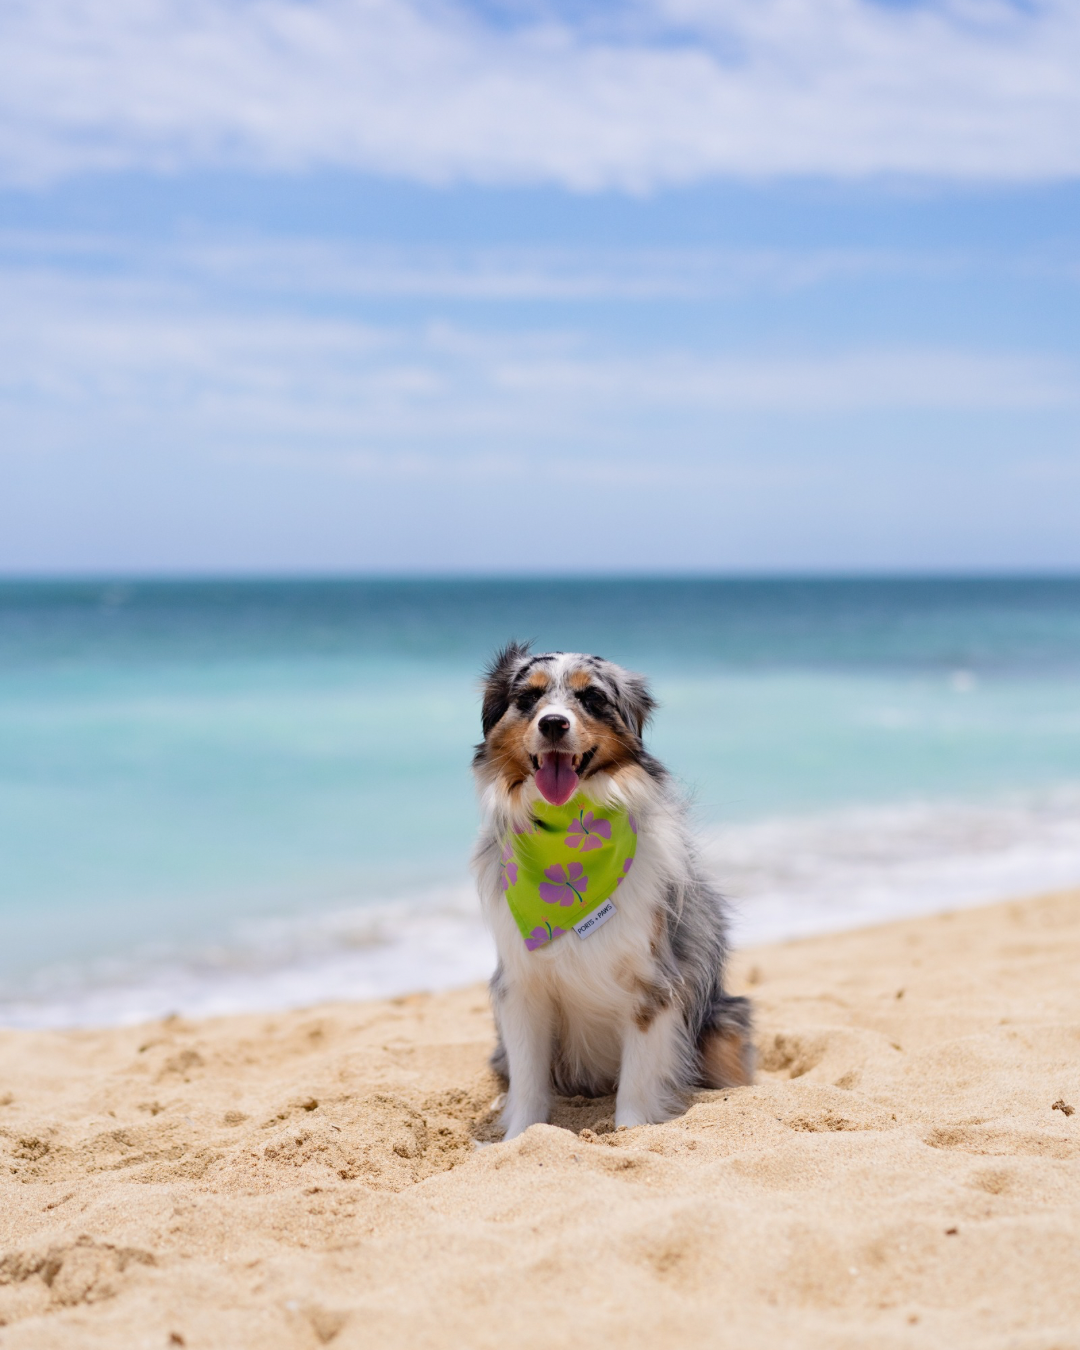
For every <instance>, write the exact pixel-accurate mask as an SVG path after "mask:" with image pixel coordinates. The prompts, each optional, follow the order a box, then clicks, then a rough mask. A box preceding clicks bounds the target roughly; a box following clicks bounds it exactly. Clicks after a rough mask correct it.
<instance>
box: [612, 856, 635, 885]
mask: <svg viewBox="0 0 1080 1350" xmlns="http://www.w3.org/2000/svg"><path fill="white" fill-rule="evenodd" d="M633 865H634V860H633V858H627V860H626V861H625V862H624V863H623V865H622V872H623V874H622V876H621V877H620V878H619V879H618V881H617V882H616V883H615V889H616V890H618V889H619V887H620V886H621V885H622V884H623V882H624V881H625V880H626V876H627V873H628V872H629V871H630V869H631V867H633Z"/></svg>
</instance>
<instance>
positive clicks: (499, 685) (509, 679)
mask: <svg viewBox="0 0 1080 1350" xmlns="http://www.w3.org/2000/svg"><path fill="white" fill-rule="evenodd" d="M528 654H529V644H528V643H527V642H508V643H507V644H506V646H505V647H504V648H503V649H502V651H501V652H497V653H496V654H495V656H494V658H493V659H492V662H491V665H489V666H488V668H487V670H485V671H484V706H483V711H482V712H481V714H480V718H481V724H482V726H483V729H484V735H485V736H486V735H487V734H488V732H489V731H490V730H491V729H492V727H494V726H497V725H498V723H499V722H500V721H501V720H502V717H503V714H504V713H505V712H506V710H507V708H509V706H510V686H511V684H512V683H513V679H514V672H515V671H516V670H517V668H518V666H519V665H521V663H522V661H523V660H524V659H525V657H526V656H528Z"/></svg>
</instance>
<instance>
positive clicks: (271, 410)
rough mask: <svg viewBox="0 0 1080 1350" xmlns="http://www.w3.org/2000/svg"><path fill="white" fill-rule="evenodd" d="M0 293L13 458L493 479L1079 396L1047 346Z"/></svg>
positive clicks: (7, 285) (34, 286)
mask: <svg viewBox="0 0 1080 1350" xmlns="http://www.w3.org/2000/svg"><path fill="white" fill-rule="evenodd" d="M0 286H2V287H3V290H4V294H5V297H6V304H5V306H4V308H3V310H2V311H0V420H2V421H3V423H4V424H6V426H7V428H8V430H7V434H6V435H5V436H4V437H3V438H2V439H3V441H4V442H5V443H6V444H7V446H8V447H9V449H10V450H12V451H15V450H18V449H25V448H26V447H27V446H28V445H31V444H32V442H33V440H34V437H38V438H40V437H41V436H42V435H43V434H44V432H43V431H42V427H43V426H46V425H55V424H56V422H57V419H60V420H61V422H62V423H63V435H62V440H63V443H64V444H67V445H75V444H77V443H79V442H81V441H83V440H84V439H86V438H89V441H90V442H91V443H92V444H101V443H102V439H103V438H104V439H105V440H109V439H110V438H112V437H114V436H115V435H116V434H117V428H118V427H120V428H122V429H123V432H122V434H123V435H125V436H128V437H130V438H132V439H133V440H139V439H140V438H142V439H144V440H146V439H149V440H151V441H152V442H153V443H154V444H156V445H160V444H161V443H162V442H163V441H165V440H170V439H171V441H172V442H174V443H184V442H190V443H198V444H200V445H202V446H204V447H212V448H213V449H214V452H215V453H223V454H230V453H241V452H242V453H244V454H246V455H249V454H252V453H260V454H267V455H276V456H282V455H284V456H287V457H288V456H296V455H303V456H307V457H308V458H309V459H311V460H312V461H317V460H318V459H319V458H320V457H323V459H324V460H325V462H326V463H328V464H331V463H333V464H338V465H340V466H342V467H344V468H346V469H347V470H348V471H349V472H351V473H378V474H385V473H389V472H392V473H395V474H406V475H408V474H411V473H418V472H425V473H426V472H428V469H427V468H426V467H425V466H428V465H430V464H437V465H439V466H441V468H440V469H439V470H438V471H439V472H441V473H449V474H452V475H453V474H457V475H460V474H462V473H465V474H468V473H472V472H475V471H476V466H477V465H480V466H481V467H482V468H483V471H484V472H486V473H497V474H499V475H503V476H505V475H507V474H511V475H512V474H513V473H514V472H515V458H514V454H515V451H516V450H520V449H523V448H525V447H540V446H542V447H543V448H544V451H545V454H550V455H552V456H554V457H555V458H558V456H559V455H560V454H566V453H571V452H572V451H573V450H574V448H575V447H577V446H579V445H581V444H583V443H586V442H587V443H588V444H590V445H592V446H594V447H596V449H597V452H598V453H600V454H602V455H607V456H609V457H614V458H617V459H619V460H620V461H622V462H624V463H632V462H633V460H634V458H635V456H641V457H642V458H643V459H644V458H651V455H652V450H653V447H654V445H655V438H656V435H657V428H663V435H664V438H665V442H666V444H668V445H669V447H670V448H671V450H672V452H673V453H675V452H680V447H682V451H685V452H686V453H691V452H693V453H697V452H698V451H700V450H701V449H702V448H705V447H707V446H709V445H710V444H711V443H712V441H713V438H714V436H715V432H716V429H717V428H719V427H721V426H722V425H723V419H724V418H725V417H726V416H729V415H731V414H738V413H752V414H761V413H769V414H776V413H780V414H785V413H794V414H801V413H811V414H813V413H823V412H825V413H831V412H840V413H851V412H858V411H861V410H867V409H870V410H874V409H877V410H912V409H915V410H918V409H931V410H933V409H937V410H972V409H976V410H985V409H1024V410H1047V409H1062V408H1074V407H1076V406H1077V405H1078V404H1080V367H1078V365H1077V363H1076V361H1075V360H1073V359H1069V358H1067V357H1060V356H1053V355H1039V354H1030V353H1002V352H980V351H970V350H968V351H965V350H957V349H953V348H944V349H941V348H918V347H914V348H913V347H910V346H909V347H895V346H891V347H890V346H878V347H875V348H872V349H869V350H858V351H852V350H833V351H827V352H822V351H816V352H801V353H800V352H794V353H793V352H791V351H787V352H777V351H775V350H762V351H757V352H755V353H751V354H745V353H744V354H739V355H734V354H732V353H731V352H727V351H716V350H713V351H709V350H703V349H701V348H696V349H693V350H689V349H681V348H679V347H677V346H673V345H671V344H664V343H656V344H654V345H653V346H652V347H651V348H649V349H647V350H644V351H642V350H626V349H620V348H619V347H618V346H617V345H616V344H613V342H612V341H611V340H610V339H608V340H607V341H606V342H600V341H598V340H597V337H596V335H595V334H591V335H588V336H586V335H585V334H581V333H576V332H574V331H571V330H566V331H563V332H551V331H542V332H538V331H530V330H528V329H524V328H522V327H520V326H518V327H516V328H507V329H505V330H496V331H492V330H491V329H490V328H486V329H485V330H483V331H480V330H475V329H470V328H467V327H463V326H460V325H458V326H451V325H448V324H446V323H436V322H430V321H429V322H421V323H417V322H413V323H406V322H397V323H390V324H372V323H363V322H359V321H357V320H355V319H352V318H331V317H327V316H325V315H320V314H317V313H295V312H283V311H275V310H273V309H272V308H269V309H268V308H266V307H264V308H262V309H261V310H258V311H256V310H253V309H251V308H243V307H232V308H225V309H223V308H221V307H215V306H214V305H212V304H209V303H207V302H206V301H205V300H203V299H202V298H200V297H198V296H193V295H192V294H191V293H190V292H188V291H185V290H184V289H183V288H180V287H177V286H174V285H171V284H168V283H162V284H160V285H158V286H156V287H147V286H145V285H140V284H137V283H135V282H131V281H125V282H122V283H117V282H116V281H114V280H111V279H109V280H105V279H101V278H93V277H71V276H67V275H58V274H50V273H47V272H39V273H36V274H28V273H26V272H22V273H12V274H8V275H2V274H0ZM43 409H44V410H47V418H45V419H44V420H43V419H42V416H41V411H42V410H43ZM628 471H629V470H628Z"/></svg>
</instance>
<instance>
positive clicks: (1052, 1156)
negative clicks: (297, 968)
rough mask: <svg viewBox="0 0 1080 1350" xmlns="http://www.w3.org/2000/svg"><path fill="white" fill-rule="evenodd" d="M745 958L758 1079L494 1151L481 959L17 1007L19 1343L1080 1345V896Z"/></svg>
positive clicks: (15, 1292) (0, 1335) (559, 1124)
mask: <svg viewBox="0 0 1080 1350" xmlns="http://www.w3.org/2000/svg"><path fill="white" fill-rule="evenodd" d="M736 984H737V986H738V987H739V988H741V989H744V990H746V991H748V992H749V993H750V994H751V995H752V996H753V998H754V1000H755V1002H756V1006H757V1017H758V1025H759V1033H758V1043H759V1047H760V1053H761V1071H760V1074H759V1081H758V1082H757V1083H756V1084H755V1085H754V1086H753V1087H749V1088H741V1089H738V1090H735V1091H729V1092H712V1093H702V1094H701V1095H700V1096H699V1097H698V1098H697V1099H696V1100H695V1102H694V1104H693V1105H692V1106H691V1107H690V1109H689V1110H688V1112H687V1113H686V1115H685V1116H683V1117H681V1118H680V1119H678V1120H674V1121H672V1122H670V1123H669V1124H667V1125H662V1126H647V1127H642V1128H640V1129H635V1130H622V1131H618V1132H615V1131H614V1130H613V1129H612V1127H611V1113H612V1102H611V1100H610V1099H607V1100H599V1101H585V1100H580V1099H578V1100H574V1101H568V1102H564V1103H561V1104H560V1106H559V1110H558V1113H557V1116H556V1119H555V1121H554V1123H553V1124H552V1125H548V1126H536V1127H534V1128H533V1129H531V1130H529V1131H528V1132H527V1133H526V1134H525V1135H523V1136H522V1137H521V1138H519V1139H517V1140H514V1141H512V1142H510V1143H507V1144H502V1143H496V1144H494V1145H491V1146H488V1147H477V1141H484V1140H487V1139H490V1138H491V1134H492V1132H491V1120H492V1113H491V1104H492V1101H493V1099H494V1098H495V1097H496V1094H497V1092H498V1090H499V1085H498V1083H497V1081H496V1080H495V1079H494V1078H493V1077H492V1076H491V1074H490V1073H489V1071H488V1070H487V1068H486V1063H485V1061H486V1056H487V1054H488V1051H489V1049H490V1046H491V1040H492V1026H491V1020H490V1015H489V1012H488V1008H487V1000H486V995H485V992H484V990H483V989H482V988H474V989H468V990H465V991H462V992H456V993H452V994H446V995H435V996H413V997H410V998H406V999H397V1000H390V1001H388V1002H381V1003H368V1004H335V1005H330V1006H325V1007H319V1008H315V1009H311V1010H306V1011H300V1012H291V1013H287V1014H279V1015H273V1016H266V1015H260V1016H244V1017H231V1018H221V1019H216V1020H210V1021H202V1022H189V1021H186V1020H183V1019H181V1018H173V1019H169V1020H166V1021H164V1022H155V1023H153V1024H150V1025H145V1026H141V1027H137V1028H125V1029H120V1030H117V1029H110V1030H102V1031H96V1030H95V1031H78V1032H63V1033H53V1032H23V1031H5V1032H0V1176H2V1180H0V1186H2V1191H0V1206H2V1210H0V1322H2V1324H3V1325H2V1326H0V1347H2V1348H3V1350H17V1348H18V1350H30V1347H33V1348H34V1350H48V1348H49V1347H61V1346H62V1347H72V1348H74V1347H80V1350H81V1348H82V1347H97V1346H102V1347H104V1346H108V1347H110V1350H119V1348H121V1347H129V1346H130V1347H135V1346H138V1347H144V1346H145V1347H154V1348H156V1350H168V1348H169V1347H175V1346H179V1345H184V1346H189V1347H230V1348H232V1347H236V1348H237V1350H242V1348H244V1347H259V1350H276V1347H318V1346H321V1345H326V1344H332V1345H333V1346H334V1347H335V1350H346V1347H352V1346H379V1347H399V1346H400V1347H406V1346H407V1347H410V1348H411V1350H416V1348H419V1347H428V1346H431V1347H436V1346H440V1347H442V1346H468V1347H473V1346H475V1347H488V1346H490V1347H499V1350H506V1347H518V1346H530V1347H531V1346H537V1347H539V1346H545V1347H546V1346H552V1345H558V1344H566V1345H571V1346H580V1347H586V1348H587V1350H599V1348H600V1347H606V1346H609V1345H610V1346H620V1347H636V1346H642V1347H644V1346H649V1347H666V1346H680V1347H682V1346H689V1347H696V1346H702V1347H704V1346H709V1347H727V1346H731V1347H736V1346H737V1347H758V1346H762V1347H765V1346H767V1347H770V1350H771V1348H772V1347H804V1346H805V1347H819V1346H820V1347H829V1348H830V1350H833V1348H834V1347H853V1348H854V1347H860V1350H861V1348H862V1347H867V1346H872V1347H891V1346H894V1345H895V1346H898V1347H899V1346H912V1347H914V1346H942V1347H949V1350H957V1347H983V1346H986V1347H991V1346H992V1347H1016V1348H1017V1350H1052V1348H1056V1350H1066V1347H1080V893H1077V894H1069V895H1057V896H1050V897H1045V898H1041V899H1036V900H1030V901H1025V902H1022V903H1016V904H1008V905H1001V906H996V907H993V908H989V909H983V910H978V911H970V912H966V913H960V914H956V915H945V916H943V917H939V918H932V919H918V920H914V921H910V922H904V923H897V924H891V925H889V926H887V927H879V928H874V929H868V930H863V931H860V932H854V933H847V934H843V935H840V936H830V937H821V938H814V939H811V940H807V941H799V942H792V943H786V944H782V945H776V946H770V947H763V948H759V949H757V950H755V951H751V952H747V953H744V954H743V955H742V956H740V958H739V959H738V962H737V980H736ZM1055 1103H1058V1104H1059V1105H1058V1106H1056V1107H1055ZM1062 1107H1076V1108H1077V1110H1076V1112H1075V1113H1073V1114H1070V1113H1069V1112H1068V1111H1067V1110H1064V1109H1062Z"/></svg>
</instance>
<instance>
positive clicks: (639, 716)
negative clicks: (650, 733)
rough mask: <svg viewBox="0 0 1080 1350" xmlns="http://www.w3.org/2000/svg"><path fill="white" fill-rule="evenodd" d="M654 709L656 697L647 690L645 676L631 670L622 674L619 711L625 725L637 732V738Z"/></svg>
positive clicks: (642, 731) (639, 736) (640, 735)
mask: <svg viewBox="0 0 1080 1350" xmlns="http://www.w3.org/2000/svg"><path fill="white" fill-rule="evenodd" d="M655 709H656V699H654V698H653V696H652V694H651V693H650V692H649V685H648V681H647V680H646V679H645V676H644V675H635V674H633V672H631V673H629V674H627V675H624V676H623V678H622V679H621V680H620V681H619V711H620V713H622V717H623V721H624V722H625V723H626V724H627V726H629V727H632V728H633V730H634V731H635V732H636V733H637V737H638V740H640V739H641V737H642V734H643V733H644V731H645V727H646V725H647V723H648V721H649V718H650V717H651V716H652V715H653V712H654V711H655Z"/></svg>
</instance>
